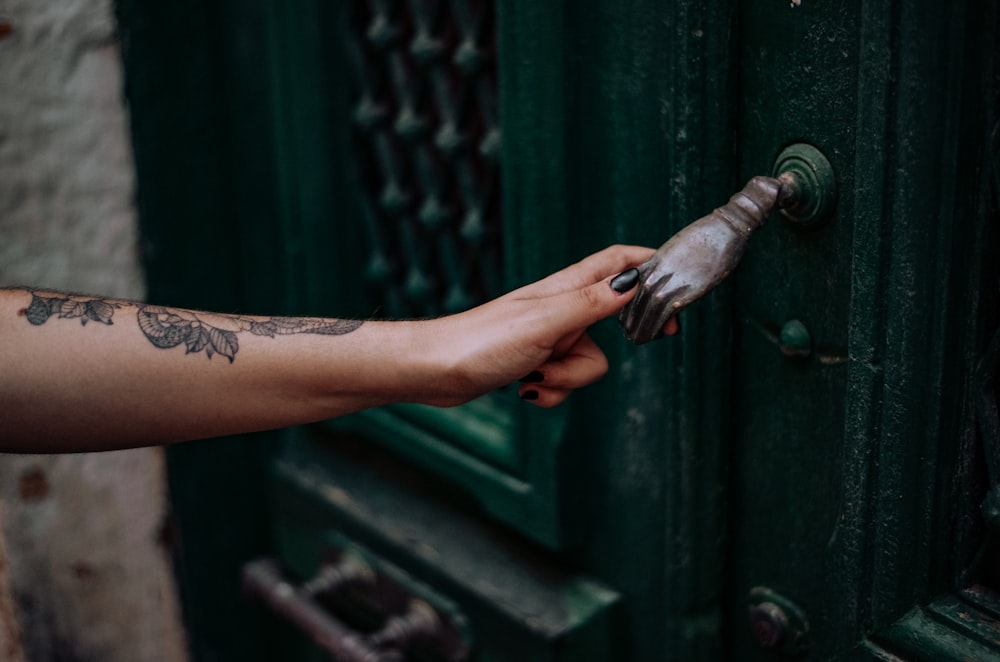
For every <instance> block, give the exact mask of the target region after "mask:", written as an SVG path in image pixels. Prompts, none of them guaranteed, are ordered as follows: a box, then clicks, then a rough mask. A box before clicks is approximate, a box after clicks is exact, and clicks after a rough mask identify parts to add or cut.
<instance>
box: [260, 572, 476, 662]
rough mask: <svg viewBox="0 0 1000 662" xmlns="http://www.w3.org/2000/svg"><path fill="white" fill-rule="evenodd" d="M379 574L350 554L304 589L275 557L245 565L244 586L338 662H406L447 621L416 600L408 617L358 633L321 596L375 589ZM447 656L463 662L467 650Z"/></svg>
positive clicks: (441, 631) (406, 613)
mask: <svg viewBox="0 0 1000 662" xmlns="http://www.w3.org/2000/svg"><path fill="white" fill-rule="evenodd" d="M376 580H377V576H376V573H375V572H374V570H372V568H371V567H370V566H368V565H367V564H366V563H365V562H364V561H363V560H361V559H358V558H355V557H351V556H345V557H343V558H342V559H341V560H340V561H339V562H338V563H336V564H333V565H327V566H324V567H323V568H321V570H320V572H319V573H317V575H316V576H315V577H314V578H312V579H311V580H309V581H307V582H305V583H303V584H302V585H299V586H297V585H295V584H292V583H291V582H289V581H287V580H286V579H285V578H284V576H283V574H282V572H281V569H280V566H279V564H278V562H277V561H275V560H274V559H260V560H257V561H252V562H250V563H247V564H246V565H245V566H244V567H243V587H244V589H245V590H246V592H247V593H248V595H249V596H251V597H252V598H254V599H256V600H259V601H260V602H262V603H263V604H265V605H267V606H268V607H270V608H271V610H272V611H274V612H275V613H276V614H277V615H279V616H281V617H282V618H284V619H285V620H287V621H288V622H290V623H291V624H293V625H294V626H296V627H297V628H299V629H300V630H302V631H303V632H305V633H306V634H307V635H308V636H309V637H310V638H311V639H312V640H313V641H314V642H315V643H316V644H317V645H318V646H319V647H320V648H322V649H323V650H325V651H328V652H329V653H330V654H331V655H332V656H333V659H334V660H338V661H339V662H403V660H405V659H406V656H405V654H404V652H405V651H406V650H408V649H409V648H410V646H411V645H412V644H414V642H416V641H418V640H419V641H422V642H428V641H433V640H435V639H436V638H438V637H439V635H444V634H445V632H444V630H445V629H446V628H444V627H443V625H444V624H443V622H442V617H441V616H440V615H439V614H438V612H437V610H435V609H434V607H432V606H431V605H429V604H428V603H427V602H425V601H423V600H420V599H417V598H411V599H410V600H409V602H408V604H407V605H406V610H405V611H404V612H403V613H400V614H395V615H392V616H390V617H389V618H387V619H386V620H385V622H384V624H383V626H382V627H381V629H379V630H377V631H375V632H371V633H363V632H358V631H356V630H355V629H353V628H352V627H350V626H349V625H347V624H346V623H344V622H343V621H341V620H340V619H339V618H337V617H336V616H334V615H333V614H332V613H330V611H328V610H327V609H326V608H325V607H324V606H323V605H322V604H320V602H319V601H318V598H319V597H321V596H329V595H331V594H334V593H337V592H339V591H344V590H348V589H359V588H363V587H366V586H368V587H374V586H375V584H376ZM439 652H441V653H442V658H443V659H447V660H461V659H464V658H465V656H466V653H467V651H466V650H465V649H464V647H462V648H460V649H459V650H458V652H457V653H456V652H454V651H452V653H451V654H448V653H446V652H445V651H439Z"/></svg>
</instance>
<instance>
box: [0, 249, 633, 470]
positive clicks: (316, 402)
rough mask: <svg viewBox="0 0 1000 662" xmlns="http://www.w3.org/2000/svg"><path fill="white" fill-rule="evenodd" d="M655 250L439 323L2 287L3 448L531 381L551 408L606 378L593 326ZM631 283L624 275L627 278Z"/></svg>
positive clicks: (65, 444)
mask: <svg viewBox="0 0 1000 662" xmlns="http://www.w3.org/2000/svg"><path fill="white" fill-rule="evenodd" d="M651 252H652V251H650V250H649V249H647V248H642V247H638V246H612V247H609V248H607V249H605V250H603V251H601V252H599V253H595V254H594V255H591V256H589V257H587V258H586V259H584V260H581V261H580V262H578V263H577V264H574V265H571V266H569V267H567V268H566V269H563V270H561V271H559V272H557V273H555V274H552V275H551V276H549V277H547V278H545V279H542V280H540V281H538V282H536V283H532V284H530V285H526V286H524V287H521V288H519V289H517V290H514V291H513V292H510V293H508V294H506V295H504V296H502V297H500V298H498V299H495V300H494V301H490V302H487V303H485V304H483V305H481V306H477V307H475V308H473V309H471V310H468V311H465V312H463V313H460V314H457V315H451V316H449V317H444V318H441V319H437V320H427V321H414V322H365V323H361V322H359V321H350V320H338V319H320V318H298V317H248V316H240V315H221V314H217V313H206V312H199V311H190V310H180V309H168V308H162V307H158V306H151V305H146V304H141V303H134V302H127V301H115V300H110V299H101V298H97V297H87V296H77V295H68V294H61V293H55V292H45V291H40V290H35V291H32V290H0V451H7V452H11V451H21V452H70V451H84V450H103V449H111V448H125V447H129V446H138V445H150V444H162V443H169V442H172V441H181V440H187V439H198V438H204V437H213V436H219V435H224V434H235V433H240V432H251V431H255V430H263V429H270V428H276V427H282V426H286V425H292V424H298V423H307V422H312V421H317V420H322V419H325V418H332V417H335V416H339V415H341V414H346V413H349V412H353V411H358V410H360V409H366V408H368V407H375V406H379V405H382V404H387V403H391V402H417V403H423V404H431V405H439V406H449V405H456V404H460V403H462V402H466V401H468V400H471V399H472V398H475V397H478V396H479V395H482V394H483V393H487V392H489V391H491V390H493V389H496V388H498V387H500V386H504V385H506V384H509V383H511V382H514V381H517V380H518V379H520V378H522V377H528V379H527V381H528V382H529V384H530V386H528V385H522V386H521V387H520V394H521V396H522V397H524V398H525V399H526V400H529V401H531V402H533V403H534V404H536V405H538V406H542V407H552V406H555V405H558V404H559V403H561V402H563V401H564V400H565V399H566V397H567V396H568V395H569V394H570V393H571V392H572V391H573V390H574V389H577V388H580V387H582V386H586V385H587V384H590V383H592V382H594V381H596V380H597V379H599V378H600V377H601V376H602V375H603V374H604V373H605V371H606V370H607V359H606V358H605V357H604V355H603V353H602V352H601V351H600V349H599V348H598V347H597V346H596V345H595V344H594V343H593V341H592V340H591V339H590V338H589V337H588V336H587V334H586V330H587V327H588V326H590V325H591V324H593V323H594V322H596V321H598V320H600V319H603V318H605V317H608V316H609V315H613V314H616V313H617V312H618V311H620V310H621V308H622V306H624V305H625V304H626V303H627V302H628V301H629V300H630V298H631V297H632V296H633V295H634V290H632V289H630V288H633V287H634V285H635V282H636V280H637V279H636V278H635V276H637V273H638V272H637V271H636V270H635V269H633V270H632V271H633V273H632V274H631V276H630V277H629V278H627V279H625V280H624V281H621V282H619V284H618V285H612V280H611V279H612V277H613V276H614V275H615V274H617V273H619V272H621V271H623V270H625V269H627V268H629V267H632V266H634V265H636V264H639V263H641V262H642V261H643V260H645V259H647V258H648V257H649V255H650V253H651ZM622 283H625V285H624V286H623V285H622Z"/></svg>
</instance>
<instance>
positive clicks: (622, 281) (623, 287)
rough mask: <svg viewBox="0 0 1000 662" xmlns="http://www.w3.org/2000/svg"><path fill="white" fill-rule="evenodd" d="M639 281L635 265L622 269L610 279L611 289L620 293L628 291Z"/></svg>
mask: <svg viewBox="0 0 1000 662" xmlns="http://www.w3.org/2000/svg"><path fill="white" fill-rule="evenodd" d="M638 283H639V270H638V269H636V268H635V267H633V268H631V269H629V270H628V271H623V272H621V273H620V274H618V275H617V276H615V277H614V278H612V279H611V289H613V290H614V291H615V292H618V293H619V294H621V293H622V292H628V291H629V290H631V289H632V288H633V287H635V286H636V285H637V284H638Z"/></svg>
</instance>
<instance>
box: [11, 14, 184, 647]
mask: <svg viewBox="0 0 1000 662" xmlns="http://www.w3.org/2000/svg"><path fill="white" fill-rule="evenodd" d="M5 24H6V25H7V26H9V29H5ZM4 33H7V34H6V36H3V35H4ZM133 189H134V176H133V167H132V161H131V153H130V146H129V140H128V131H127V119H126V114H125V110H124V106H123V102H122V80H121V66H120V56H119V50H118V44H117V42H116V39H115V31H114V21H113V15H112V7H111V0H0V286H9V285H35V286H44V287H51V288H58V289H64V290H73V291H80V292H91V293H99V294H106V295H111V296H116V297H127V298H141V297H142V295H143V290H142V279H141V271H140V267H139V261H138V256H137V237H136V220H135V210H134V206H133ZM0 406H2V403H0ZM166 510H167V501H166V486H165V479H164V463H163V454H162V451H161V450H159V449H143V450H136V451H125V452H117V453H106V454H82V455H64V456H0V660H5V661H7V660H10V661H12V662H16V661H18V660H25V661H26V662H35V661H37V662H47V661H49V660H71V661H79V662H90V661H94V662H97V661H100V662H119V661H120V662H143V661H147V660H148V661H157V662H159V661H165V662H180V661H182V660H185V659H186V653H185V648H184V640H183V632H182V629H181V627H180V620H179V608H178V604H177V598H176V590H175V586H174V583H173V578H172V574H171V569H170V564H169V559H168V557H167V554H166V551H165V550H164V549H163V547H162V545H161V543H160V542H159V540H160V530H161V528H162V525H163V521H164V518H165V514H166Z"/></svg>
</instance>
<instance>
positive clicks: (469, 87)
mask: <svg viewBox="0 0 1000 662" xmlns="http://www.w3.org/2000/svg"><path fill="white" fill-rule="evenodd" d="M350 26H351V35H350V39H349V47H350V49H351V56H352V57H351V59H352V69H353V72H354V74H355V76H354V81H353V92H354V95H355V105H354V122H355V127H356V129H355V149H356V151H357V160H358V162H359V164H360V168H361V172H360V181H361V182H362V185H363V187H364V196H363V197H364V200H363V207H364V210H363V211H364V213H363V217H364V224H365V227H364V243H363V246H359V247H358V250H363V251H364V254H365V256H366V275H367V282H368V284H369V286H370V287H371V291H372V298H373V305H376V306H378V309H377V310H375V311H374V314H375V315H376V316H380V317H414V316H417V317H422V316H435V315H440V314H443V313H451V312H456V311H459V310H463V309H466V308H468V307H470V306H473V305H475V304H477V303H480V302H482V301H485V300H487V299H489V298H492V297H494V296H497V295H498V294H499V293H500V288H501V271H500V270H501V262H502V248H501V247H502V236H501V232H500V168H499V159H500V128H499V124H498V118H497V68H496V57H495V56H496V26H495V11H494V7H493V3H492V2H487V1H479V2H474V1H467V0H455V1H454V2H447V1H445V2H437V1H432V0H409V1H406V2H403V1H393V0H383V1H378V0H364V1H358V2H355V3H354V6H353V7H352V16H351V23H350Z"/></svg>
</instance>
